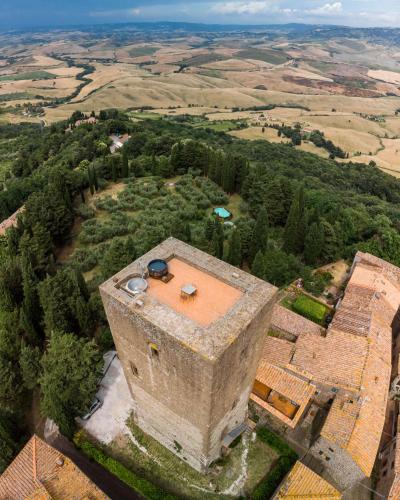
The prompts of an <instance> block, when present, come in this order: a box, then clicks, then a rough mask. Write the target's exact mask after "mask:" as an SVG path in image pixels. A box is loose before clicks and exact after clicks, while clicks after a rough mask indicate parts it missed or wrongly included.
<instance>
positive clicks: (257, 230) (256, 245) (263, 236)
mask: <svg viewBox="0 0 400 500" xmlns="http://www.w3.org/2000/svg"><path fill="white" fill-rule="evenodd" d="M268 226H269V221H268V214H267V211H266V209H265V208H264V207H261V208H260V210H259V212H258V214H257V219H256V224H255V226H254V231H253V237H252V244H251V247H250V252H251V255H250V257H252V258H254V257H255V255H256V253H257V252H258V251H259V250H261V252H262V253H264V252H265V251H266V250H267V246H268Z"/></svg>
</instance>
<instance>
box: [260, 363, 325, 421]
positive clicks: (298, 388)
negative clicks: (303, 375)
mask: <svg viewBox="0 0 400 500" xmlns="http://www.w3.org/2000/svg"><path fill="white" fill-rule="evenodd" d="M256 380H257V381H259V382H261V383H262V384H264V385H265V386H267V387H269V388H270V389H272V390H273V391H276V392H278V393H279V394H281V395H282V396H284V397H285V398H287V399H288V400H290V401H292V402H294V403H295V404H296V405H298V406H299V409H298V411H297V413H296V415H295V416H294V418H293V419H291V418H288V417H287V416H285V415H284V414H283V413H281V412H280V411H278V410H276V409H275V408H274V407H273V406H271V405H270V404H269V403H268V402H266V401H263V400H262V399H261V398H259V397H258V396H256V395H255V394H252V395H251V398H252V399H253V401H255V402H256V403H258V404H259V405H260V406H262V407H263V408H265V409H267V410H268V411H269V412H270V413H272V414H273V415H274V416H275V417H277V418H279V419H280V420H282V421H283V422H284V423H285V424H287V425H289V426H290V427H295V426H296V424H297V422H298V421H299V419H300V418H301V416H302V414H303V412H304V410H305V409H306V407H307V405H308V403H309V401H310V399H311V397H312V395H313V394H314V392H315V389H316V388H315V385H313V384H310V383H309V382H307V381H304V380H301V379H300V378H299V377H296V376H295V375H292V374H291V373H288V372H287V371H285V370H284V369H282V368H278V367H277V366H274V365H272V364H270V363H267V362H266V361H265V360H264V359H262V360H261V363H260V365H259V367H258V370H257V376H256Z"/></svg>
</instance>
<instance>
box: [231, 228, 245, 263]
mask: <svg viewBox="0 0 400 500" xmlns="http://www.w3.org/2000/svg"><path fill="white" fill-rule="evenodd" d="M228 262H229V264H232V265H233V266H240V265H241V263H242V241H241V237H240V232H239V230H238V229H234V230H233V232H232V234H231V237H230V240H229V252H228Z"/></svg>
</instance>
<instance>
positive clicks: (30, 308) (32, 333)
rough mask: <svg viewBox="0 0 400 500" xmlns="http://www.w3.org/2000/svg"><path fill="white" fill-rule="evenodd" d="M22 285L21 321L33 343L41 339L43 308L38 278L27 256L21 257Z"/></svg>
mask: <svg viewBox="0 0 400 500" xmlns="http://www.w3.org/2000/svg"><path fill="white" fill-rule="evenodd" d="M21 260H22V262H21V271H22V287H23V291H24V300H23V303H22V308H21V314H20V323H21V326H22V328H23V329H24V330H25V333H26V334H27V337H28V339H29V341H30V343H32V344H37V343H38V341H39V338H38V337H39V331H40V320H41V308H40V300H39V293H38V290H37V284H38V278H37V276H36V275H35V272H34V270H33V268H32V264H31V262H30V261H29V259H28V258H27V257H25V258H22V259H21Z"/></svg>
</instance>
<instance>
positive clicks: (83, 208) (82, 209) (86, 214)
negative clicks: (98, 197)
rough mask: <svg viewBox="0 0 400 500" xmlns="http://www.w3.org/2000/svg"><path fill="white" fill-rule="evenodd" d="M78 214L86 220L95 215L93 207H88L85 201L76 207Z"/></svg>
mask: <svg viewBox="0 0 400 500" xmlns="http://www.w3.org/2000/svg"><path fill="white" fill-rule="evenodd" d="M76 214H77V215H78V216H79V217H82V219H84V220H87V219H92V218H93V217H94V215H95V213H94V210H93V208H91V207H88V206H87V205H85V204H84V203H81V204H80V205H79V207H78V208H77V209H76Z"/></svg>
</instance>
